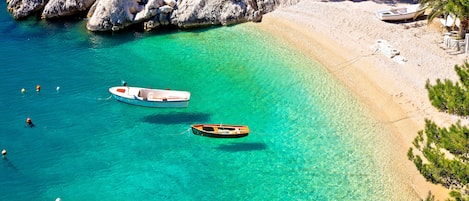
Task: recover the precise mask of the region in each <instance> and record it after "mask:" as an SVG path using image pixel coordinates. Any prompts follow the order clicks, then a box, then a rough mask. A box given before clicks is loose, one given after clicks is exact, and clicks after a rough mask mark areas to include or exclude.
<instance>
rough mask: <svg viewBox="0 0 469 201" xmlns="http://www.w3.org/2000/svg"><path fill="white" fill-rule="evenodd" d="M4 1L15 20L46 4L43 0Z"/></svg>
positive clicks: (38, 9)
mask: <svg viewBox="0 0 469 201" xmlns="http://www.w3.org/2000/svg"><path fill="white" fill-rule="evenodd" d="M6 2H7V10H8V12H10V13H11V14H12V15H13V18H15V19H17V20H19V19H23V18H27V17H29V16H30V15H32V14H34V13H36V12H38V11H40V10H42V9H43V8H44V6H45V5H46V2H45V0H7V1H6Z"/></svg>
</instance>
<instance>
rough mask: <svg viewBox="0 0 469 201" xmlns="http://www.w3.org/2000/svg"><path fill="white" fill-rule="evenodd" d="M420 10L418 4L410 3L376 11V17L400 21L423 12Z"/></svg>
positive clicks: (383, 19)
mask: <svg viewBox="0 0 469 201" xmlns="http://www.w3.org/2000/svg"><path fill="white" fill-rule="evenodd" d="M420 11H422V8H420V4H412V5H409V6H406V7H399V8H391V9H388V10H381V11H378V12H376V17H378V19H379V20H382V21H402V20H409V19H413V18H416V17H418V15H419V14H423V13H421V12H420Z"/></svg>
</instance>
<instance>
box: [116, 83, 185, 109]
mask: <svg viewBox="0 0 469 201" xmlns="http://www.w3.org/2000/svg"><path fill="white" fill-rule="evenodd" d="M109 92H110V93H111V94H112V96H113V97H114V98H115V99H116V100H118V101H120V102H124V103H128V104H132V105H137V106H143V107H153V108H181V107H187V106H188V105H189V100H190V93H189V92H187V91H175V90H162V89H147V88H140V87H128V86H118V87H111V88H109Z"/></svg>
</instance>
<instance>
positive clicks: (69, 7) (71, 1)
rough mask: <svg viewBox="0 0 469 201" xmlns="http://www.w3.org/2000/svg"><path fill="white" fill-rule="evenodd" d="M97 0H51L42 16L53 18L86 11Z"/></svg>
mask: <svg viewBox="0 0 469 201" xmlns="http://www.w3.org/2000/svg"><path fill="white" fill-rule="evenodd" d="M94 2H95V0H49V2H47V4H46V5H45V7H44V10H43V11H42V14H41V18H44V19H52V18H59V17H67V16H73V15H80V14H83V13H86V12H87V11H88V9H89V8H90V7H91V5H93V3H94Z"/></svg>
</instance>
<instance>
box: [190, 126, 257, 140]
mask: <svg viewBox="0 0 469 201" xmlns="http://www.w3.org/2000/svg"><path fill="white" fill-rule="evenodd" d="M191 127H192V132H193V133H194V134H195V135H202V136H207V137H216V138H238V137H245V136H247V135H248V134H249V128H248V126H243V125H225V124H194V125H192V126H191Z"/></svg>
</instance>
